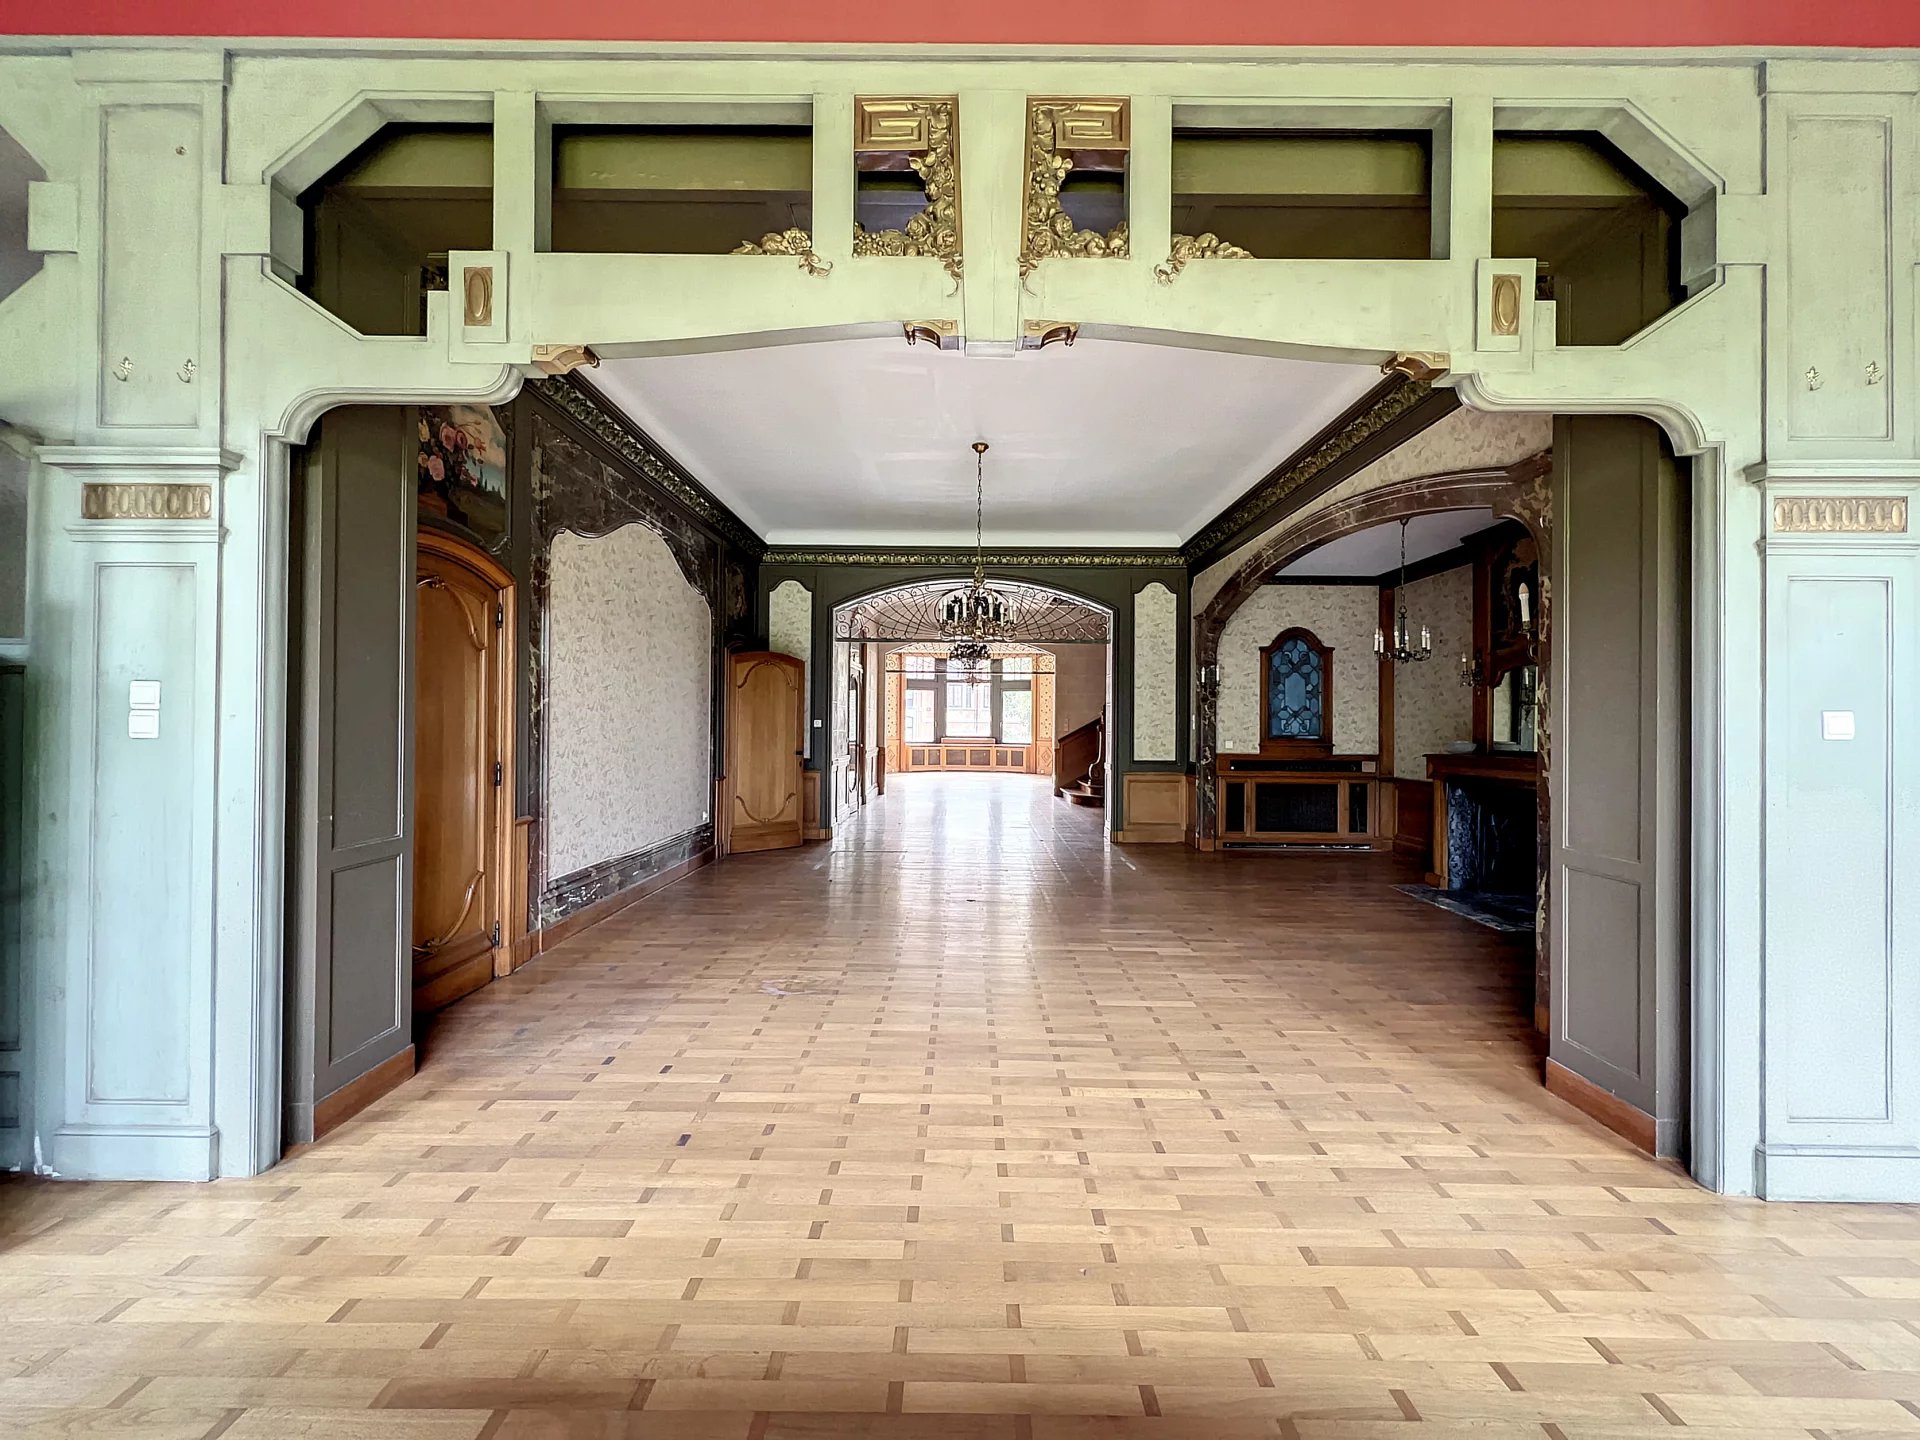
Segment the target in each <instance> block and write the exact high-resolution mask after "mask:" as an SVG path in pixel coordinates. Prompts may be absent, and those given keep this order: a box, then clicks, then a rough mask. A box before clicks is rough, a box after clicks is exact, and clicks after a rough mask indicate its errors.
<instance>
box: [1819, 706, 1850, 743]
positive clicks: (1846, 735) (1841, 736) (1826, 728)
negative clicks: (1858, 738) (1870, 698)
mask: <svg viewBox="0 0 1920 1440" xmlns="http://www.w3.org/2000/svg"><path fill="white" fill-rule="evenodd" d="M1820 738H1821V739H1822V740H1851V739H1853V711H1851V710H1822V711H1821V712H1820Z"/></svg>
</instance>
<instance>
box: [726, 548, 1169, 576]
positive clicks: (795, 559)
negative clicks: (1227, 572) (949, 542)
mask: <svg viewBox="0 0 1920 1440" xmlns="http://www.w3.org/2000/svg"><path fill="white" fill-rule="evenodd" d="M981 560H982V562H983V563H984V564H986V565H987V566H989V567H996V566H997V567H1001V568H1006V569H1032V568H1046V567H1048V566H1056V567H1062V568H1072V569H1108V570H1138V569H1155V570H1164V569H1169V568H1176V567H1178V566H1180V565H1181V564H1183V563H1184V562H1183V561H1182V559H1181V555H1180V552H1179V551H1178V550H988V551H986V552H984V554H983V555H982V556H981ZM760 563H761V564H762V565H895V566H898V565H946V566H951V567H952V568H953V571H954V573H955V574H963V573H965V572H967V571H969V570H971V569H972V568H973V552H972V551H971V550H954V549H940V550H891V549H884V548H878V547H876V548H872V549H869V548H864V547H862V548H840V547H836V546H815V545H808V546H795V547H787V548H770V549H768V550H766V551H765V552H763V553H762V554H761V556H760Z"/></svg>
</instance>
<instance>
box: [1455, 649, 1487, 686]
mask: <svg viewBox="0 0 1920 1440" xmlns="http://www.w3.org/2000/svg"><path fill="white" fill-rule="evenodd" d="M1485 674H1486V671H1485V669H1484V668H1483V667H1482V666H1481V664H1480V657H1479V656H1478V655H1469V654H1468V653H1467V652H1466V651H1464V650H1462V651H1461V652H1460V683H1461V684H1462V685H1464V686H1465V687H1466V688H1467V689H1469V690H1478V689H1479V688H1480V687H1481V686H1482V685H1484V684H1485V683H1486V681H1485V678H1484V677H1485Z"/></svg>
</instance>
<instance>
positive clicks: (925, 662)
mask: <svg viewBox="0 0 1920 1440" xmlns="http://www.w3.org/2000/svg"><path fill="white" fill-rule="evenodd" d="M900 661H901V665H900V668H901V669H903V670H905V671H906V672H907V674H909V675H931V674H933V656H931V655H903V656H901V657H900Z"/></svg>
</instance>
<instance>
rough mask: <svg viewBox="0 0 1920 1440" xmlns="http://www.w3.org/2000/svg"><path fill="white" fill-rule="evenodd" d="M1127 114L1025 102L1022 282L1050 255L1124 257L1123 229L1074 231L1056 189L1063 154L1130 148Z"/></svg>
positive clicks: (1082, 103) (1094, 103)
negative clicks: (1025, 175) (1025, 166)
mask: <svg viewBox="0 0 1920 1440" xmlns="http://www.w3.org/2000/svg"><path fill="white" fill-rule="evenodd" d="M1128 114H1129V106H1128V102H1127V101H1125V100H1067V99H1058V98H1029V99H1028V101H1027V180H1026V201H1025V207H1024V208H1025V214H1024V223H1023V224H1022V226H1021V234H1020V277H1021V278H1022V279H1023V280H1024V279H1025V278H1026V277H1027V276H1028V275H1031V274H1032V273H1033V270H1034V267H1035V266H1037V265H1038V264H1039V263H1040V262H1041V261H1042V260H1045V259H1047V258H1048V257H1050V256H1054V255H1075V256H1101V255H1107V256H1114V257H1122V256H1125V255H1126V253H1127V227H1126V223H1125V222H1124V221H1123V222H1122V223H1120V224H1118V225H1116V226H1114V227H1113V229H1111V230H1109V231H1107V232H1106V233H1105V234H1102V233H1101V232H1100V231H1098V230H1076V229H1075V228H1074V225H1073V219H1072V217H1071V216H1069V215H1068V214H1067V212H1066V211H1065V210H1063V209H1062V208H1061V206H1060V184H1061V182H1062V181H1063V180H1065V179H1066V177H1067V173H1068V172H1069V171H1070V170H1072V169H1073V158H1072V156H1071V154H1070V153H1068V152H1071V151H1074V150H1126V149H1128V148H1129V147H1130V144H1131V137H1130V136H1129V134H1128Z"/></svg>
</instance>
